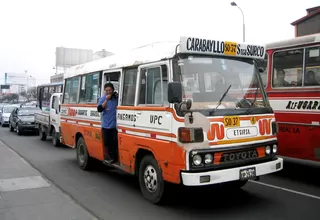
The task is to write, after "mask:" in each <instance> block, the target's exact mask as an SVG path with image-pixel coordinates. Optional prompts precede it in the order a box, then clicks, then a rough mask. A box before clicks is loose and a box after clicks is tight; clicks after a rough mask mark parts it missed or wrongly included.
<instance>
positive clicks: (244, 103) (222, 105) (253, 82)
mask: <svg viewBox="0 0 320 220" xmlns="http://www.w3.org/2000/svg"><path fill="white" fill-rule="evenodd" d="M260 79H261V77H260V75H259V73H258V69H257V67H256V65H255V64H254V61H253V60H251V59H244V58H233V57H232V58H231V57H212V56H210V57H209V56H190V55H188V56H187V55H184V56H183V55H182V56H179V59H176V61H175V62H174V80H175V81H180V82H181V83H182V85H183V99H184V100H187V99H191V100H192V107H191V110H193V111H202V112H203V113H205V114H206V115H219V114H222V110H223V112H224V114H225V113H226V110H227V111H228V110H231V109H232V111H237V114H248V109H250V111H252V112H254V111H256V110H257V109H260V113H261V109H265V108H266V107H269V102H268V100H267V98H266V96H265V93H262V89H263V88H262V87H261V84H262V83H261V80H260ZM269 111H270V110H269ZM219 112H220V113H219ZM258 112H259V110H258ZM258 112H257V111H256V113H258Z"/></svg>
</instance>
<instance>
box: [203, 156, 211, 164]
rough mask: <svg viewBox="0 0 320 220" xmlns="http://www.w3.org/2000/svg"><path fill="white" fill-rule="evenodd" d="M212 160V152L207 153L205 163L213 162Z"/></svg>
mask: <svg viewBox="0 0 320 220" xmlns="http://www.w3.org/2000/svg"><path fill="white" fill-rule="evenodd" d="M212 161H213V156H212V155H211V154H206V155H205V156H204V163H205V164H209V163H212Z"/></svg>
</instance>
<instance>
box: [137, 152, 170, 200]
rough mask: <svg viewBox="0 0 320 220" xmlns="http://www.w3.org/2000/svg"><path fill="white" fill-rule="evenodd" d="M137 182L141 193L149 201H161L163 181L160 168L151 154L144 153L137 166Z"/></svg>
mask: <svg viewBox="0 0 320 220" xmlns="http://www.w3.org/2000/svg"><path fill="white" fill-rule="evenodd" d="M139 184H140V189H141V192H142V195H143V196H144V197H145V198H146V199H147V200H148V201H150V202H151V203H153V204H159V203H161V202H162V201H163V197H164V185H165V182H164V180H163V177H162V172H161V169H160V167H159V165H158V163H157V161H156V160H155V159H154V157H153V156H152V155H146V156H145V157H144V158H143V159H142V161H141V163H140V166H139Z"/></svg>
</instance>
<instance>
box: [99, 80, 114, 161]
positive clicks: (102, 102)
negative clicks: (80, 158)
mask: <svg viewBox="0 0 320 220" xmlns="http://www.w3.org/2000/svg"><path fill="white" fill-rule="evenodd" d="M104 91H105V93H106V94H105V95H104V96H102V97H101V98H100V99H99V101H98V107H97V109H98V112H102V123H101V127H102V131H101V132H102V139H103V145H104V150H103V152H104V159H105V162H107V163H114V162H117V160H118V131H117V106H118V94H117V93H116V92H114V86H113V84H112V83H106V84H105V85H104Z"/></svg>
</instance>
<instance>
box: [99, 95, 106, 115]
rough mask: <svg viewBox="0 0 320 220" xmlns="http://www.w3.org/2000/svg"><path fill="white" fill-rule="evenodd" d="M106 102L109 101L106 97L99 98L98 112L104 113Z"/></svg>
mask: <svg viewBox="0 0 320 220" xmlns="http://www.w3.org/2000/svg"><path fill="white" fill-rule="evenodd" d="M106 100H107V99H105V97H104V96H102V97H100V98H99V102H98V106H97V110H98V112H102V111H103V109H104V108H105V107H106V104H105V102H106Z"/></svg>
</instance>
